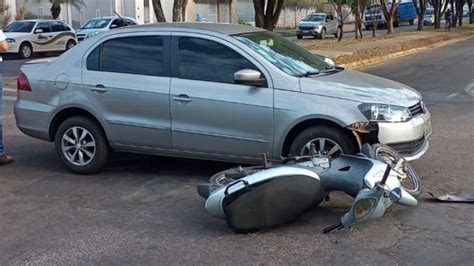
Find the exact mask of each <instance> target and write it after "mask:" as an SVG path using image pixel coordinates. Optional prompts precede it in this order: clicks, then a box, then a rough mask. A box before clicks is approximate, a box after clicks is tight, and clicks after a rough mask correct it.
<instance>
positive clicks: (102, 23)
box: [81, 19, 111, 29]
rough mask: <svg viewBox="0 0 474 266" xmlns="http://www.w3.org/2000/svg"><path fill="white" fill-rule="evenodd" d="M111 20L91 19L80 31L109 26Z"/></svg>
mask: <svg viewBox="0 0 474 266" xmlns="http://www.w3.org/2000/svg"><path fill="white" fill-rule="evenodd" d="M110 20H111V19H91V20H89V21H87V23H86V24H84V25H83V26H82V27H81V29H101V28H105V27H106V26H107V25H109V22H110Z"/></svg>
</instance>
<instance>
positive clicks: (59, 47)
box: [50, 21, 72, 51]
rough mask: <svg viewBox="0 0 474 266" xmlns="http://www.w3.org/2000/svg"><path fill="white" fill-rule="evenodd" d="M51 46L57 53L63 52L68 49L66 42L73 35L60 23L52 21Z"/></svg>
mask: <svg viewBox="0 0 474 266" xmlns="http://www.w3.org/2000/svg"><path fill="white" fill-rule="evenodd" d="M50 25H51V33H52V36H53V38H52V39H51V42H52V43H51V45H52V47H53V48H54V50H56V51H63V50H65V49H66V42H67V40H68V39H69V38H70V36H71V35H72V33H69V32H66V27H65V26H64V25H63V23H62V22H60V21H51V22H50Z"/></svg>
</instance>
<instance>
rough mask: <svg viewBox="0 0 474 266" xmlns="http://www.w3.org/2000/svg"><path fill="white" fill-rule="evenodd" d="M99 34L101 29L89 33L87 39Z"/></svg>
mask: <svg viewBox="0 0 474 266" xmlns="http://www.w3.org/2000/svg"><path fill="white" fill-rule="evenodd" d="M97 34H99V31H96V32H90V33H87V35H86V39H87V38H90V37H94V36H96V35H97Z"/></svg>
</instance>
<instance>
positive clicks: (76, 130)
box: [61, 126, 97, 166]
mask: <svg viewBox="0 0 474 266" xmlns="http://www.w3.org/2000/svg"><path fill="white" fill-rule="evenodd" d="M61 149H62V151H63V155H64V157H65V158H66V159H67V160H68V162H70V163H71V164H73V165H76V166H85V165H87V164H89V163H90V162H92V160H93V159H94V157H95V154H96V151H97V146H96V142H95V139H94V136H92V134H91V133H90V132H89V131H88V130H87V129H85V128H83V127H77V126H76V127H71V128H69V129H68V130H66V132H64V134H63V137H62V141H61Z"/></svg>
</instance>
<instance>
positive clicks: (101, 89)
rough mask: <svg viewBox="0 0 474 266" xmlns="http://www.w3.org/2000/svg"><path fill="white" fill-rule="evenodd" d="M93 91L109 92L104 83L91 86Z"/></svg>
mask: <svg viewBox="0 0 474 266" xmlns="http://www.w3.org/2000/svg"><path fill="white" fill-rule="evenodd" d="M91 91H94V92H97V93H104V92H107V89H106V88H105V86H104V85H102V84H97V85H95V86H94V87H92V88H91Z"/></svg>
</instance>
